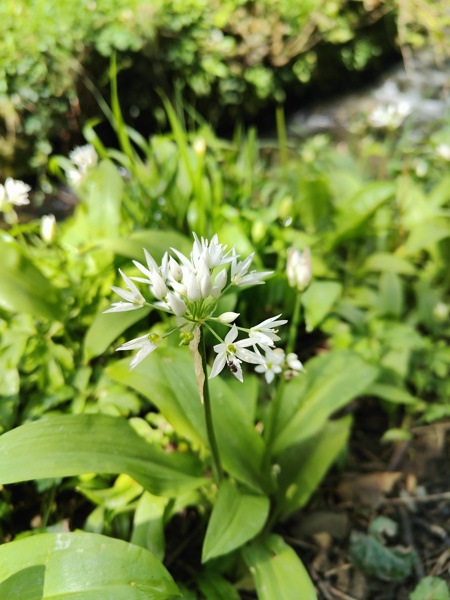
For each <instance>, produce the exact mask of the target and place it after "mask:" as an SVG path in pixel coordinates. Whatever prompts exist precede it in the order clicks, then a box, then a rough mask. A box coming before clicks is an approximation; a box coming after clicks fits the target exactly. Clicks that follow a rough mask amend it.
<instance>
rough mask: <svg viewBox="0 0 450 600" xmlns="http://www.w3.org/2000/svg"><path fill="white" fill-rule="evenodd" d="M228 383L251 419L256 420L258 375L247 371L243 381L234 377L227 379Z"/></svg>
mask: <svg viewBox="0 0 450 600" xmlns="http://www.w3.org/2000/svg"><path fill="white" fill-rule="evenodd" d="M227 385H228V387H230V388H231V389H232V390H233V392H234V394H235V395H236V396H237V397H238V398H239V400H240V401H241V402H242V404H243V406H244V407H245V410H246V411H247V413H248V416H249V417H250V419H251V421H255V420H256V409H257V403H258V392H259V381H258V377H256V376H255V375H251V374H250V373H246V374H245V377H244V381H243V382H241V381H238V380H237V379H235V378H234V377H233V378H232V379H227Z"/></svg>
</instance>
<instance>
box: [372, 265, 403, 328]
mask: <svg viewBox="0 0 450 600" xmlns="http://www.w3.org/2000/svg"><path fill="white" fill-rule="evenodd" d="M377 308H378V310H379V311H380V313H381V314H382V315H391V316H393V317H397V318H399V317H400V316H401V314H402V312H403V285H402V282H401V279H400V277H399V276H398V275H397V274H396V273H393V272H392V271H385V272H384V273H382V274H381V275H380V284H379V292H378V301H377Z"/></svg>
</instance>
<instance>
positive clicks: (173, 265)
mask: <svg viewBox="0 0 450 600" xmlns="http://www.w3.org/2000/svg"><path fill="white" fill-rule="evenodd" d="M169 269H170V273H171V275H172V277H173V278H174V279H175V281H181V278H182V277H183V271H182V270H181V267H180V265H179V264H178V263H177V261H176V260H175V259H174V258H172V257H170V258H169Z"/></svg>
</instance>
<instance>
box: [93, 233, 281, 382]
mask: <svg viewBox="0 0 450 600" xmlns="http://www.w3.org/2000/svg"><path fill="white" fill-rule="evenodd" d="M172 252H173V255H174V256H172V255H169V254H168V253H167V252H166V253H165V254H164V256H163V259H162V262H161V265H158V264H157V263H156V262H155V260H154V259H153V257H152V256H151V255H150V254H149V253H148V252H147V251H146V250H144V253H145V258H146V265H143V264H141V263H139V262H137V261H133V262H134V264H135V266H136V267H137V269H138V270H139V271H140V272H141V273H142V275H143V276H144V277H131V278H130V277H127V275H125V273H123V272H122V271H120V274H121V276H122V278H123V280H124V282H125V284H126V286H127V289H126V290H124V289H122V288H118V287H112V290H113V291H114V292H116V294H117V295H118V296H120V297H121V298H122V301H120V302H116V303H113V305H112V307H111V308H110V309H109V310H107V311H105V312H122V311H128V310H137V309H139V308H142V307H143V306H153V307H156V308H158V309H160V310H163V311H165V312H168V313H171V314H173V315H175V316H176V317H177V318H178V325H177V327H175V328H174V329H173V330H171V331H170V332H169V333H167V334H165V335H164V336H161V335H158V334H157V333H151V334H149V335H143V336H141V337H139V338H136V339H134V340H131V341H129V342H126V343H125V344H123V345H122V346H120V348H117V350H138V352H137V354H136V355H135V356H134V358H133V359H132V361H131V365H130V366H131V368H134V367H135V366H136V365H137V364H139V363H140V362H141V361H142V360H143V359H144V358H145V357H146V356H148V355H149V354H150V353H151V352H153V350H155V348H157V346H158V345H159V343H160V342H161V341H162V340H163V338H164V337H167V336H168V335H170V334H171V333H174V332H175V331H179V333H180V338H181V344H189V343H190V342H191V341H192V340H193V339H194V333H195V330H196V329H197V328H198V327H199V326H201V325H205V326H206V327H207V328H208V329H209V330H210V331H211V332H212V334H213V335H214V336H215V337H216V338H217V339H218V340H219V342H220V343H219V344H216V345H215V346H214V350H215V352H216V353H217V356H216V358H215V361H214V364H213V367H212V370H211V374H210V378H212V377H215V376H216V375H218V374H219V373H220V372H221V371H222V370H223V368H224V367H225V365H227V366H228V368H229V369H230V371H231V372H232V373H233V375H234V376H235V377H236V378H237V379H239V381H242V380H243V377H242V368H241V363H242V362H243V361H244V362H248V363H252V364H256V365H259V366H260V367H261V366H264V365H266V362H267V360H266V358H265V356H263V355H262V354H261V351H262V352H264V353H265V354H266V355H267V353H268V352H269V351H271V350H273V349H274V346H275V342H276V341H278V340H279V339H280V338H279V337H278V335H277V330H276V329H275V328H276V327H278V326H280V325H284V324H285V323H286V321H285V320H278V318H279V317H280V315H278V316H276V317H272V318H270V319H266V320H265V321H263V322H262V323H259V324H258V325H255V326H254V327H252V328H250V329H244V328H242V327H239V328H238V327H237V326H236V325H235V324H233V325H231V323H232V322H233V321H235V320H236V319H237V317H238V316H239V313H234V312H226V313H223V314H221V315H219V316H217V317H215V316H214V313H215V310H216V308H217V304H218V300H219V298H220V296H221V295H222V294H223V293H224V292H225V291H226V290H227V289H228V288H229V287H231V286H233V285H234V286H238V287H245V286H249V285H258V284H262V283H264V282H263V281H262V280H263V279H264V278H265V277H267V276H268V275H270V274H271V273H272V272H271V271H265V272H257V271H254V270H251V271H250V266H251V264H252V261H253V257H254V253H252V254H250V256H248V257H247V258H246V259H245V260H242V261H241V260H239V256H238V255H237V254H236V251H235V250H234V248H232V249H231V250H227V246H224V245H223V244H220V243H219V240H218V237H217V235H214V236H213V237H212V238H211V240H207V239H204V238H201V239H199V238H198V237H197V236H196V235H195V234H194V243H193V247H192V251H191V254H190V258H188V257H187V256H185V255H184V254H183V253H182V252H180V251H178V250H176V249H175V248H172ZM228 266H229V269H228V268H227V267H228ZM135 282H138V283H142V284H145V285H147V286H148V289H149V291H150V293H151V294H152V296H153V298H152V299H151V301H150V302H149V301H147V300H146V298H145V297H144V295H143V294H142V293H141V291H140V290H139V288H138V287H137V285H136V283H135ZM211 322H219V323H223V324H226V325H228V326H230V327H231V328H230V331H229V332H228V334H227V335H226V336H225V339H222V338H220V337H219V335H218V334H217V333H216V332H215V331H214V329H212V328H211V326H210V323H211ZM239 330H240V331H244V332H245V333H247V337H246V338H244V339H241V340H238V341H237V337H238V335H239ZM269 356H270V355H269ZM266 378H267V377H266Z"/></svg>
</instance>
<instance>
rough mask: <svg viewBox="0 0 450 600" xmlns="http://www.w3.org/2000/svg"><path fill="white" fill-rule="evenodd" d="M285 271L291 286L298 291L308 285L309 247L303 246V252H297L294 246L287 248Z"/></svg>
mask: <svg viewBox="0 0 450 600" xmlns="http://www.w3.org/2000/svg"><path fill="white" fill-rule="evenodd" d="M286 273H287V276H288V280H289V285H290V286H291V287H293V288H297V290H298V291H299V292H302V291H303V290H305V289H306V288H307V287H308V285H309V284H310V283H311V279H312V265H311V251H310V249H309V248H305V250H304V251H303V252H299V251H298V250H297V249H296V248H294V247H291V248H289V250H288V257H287V264H286Z"/></svg>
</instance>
